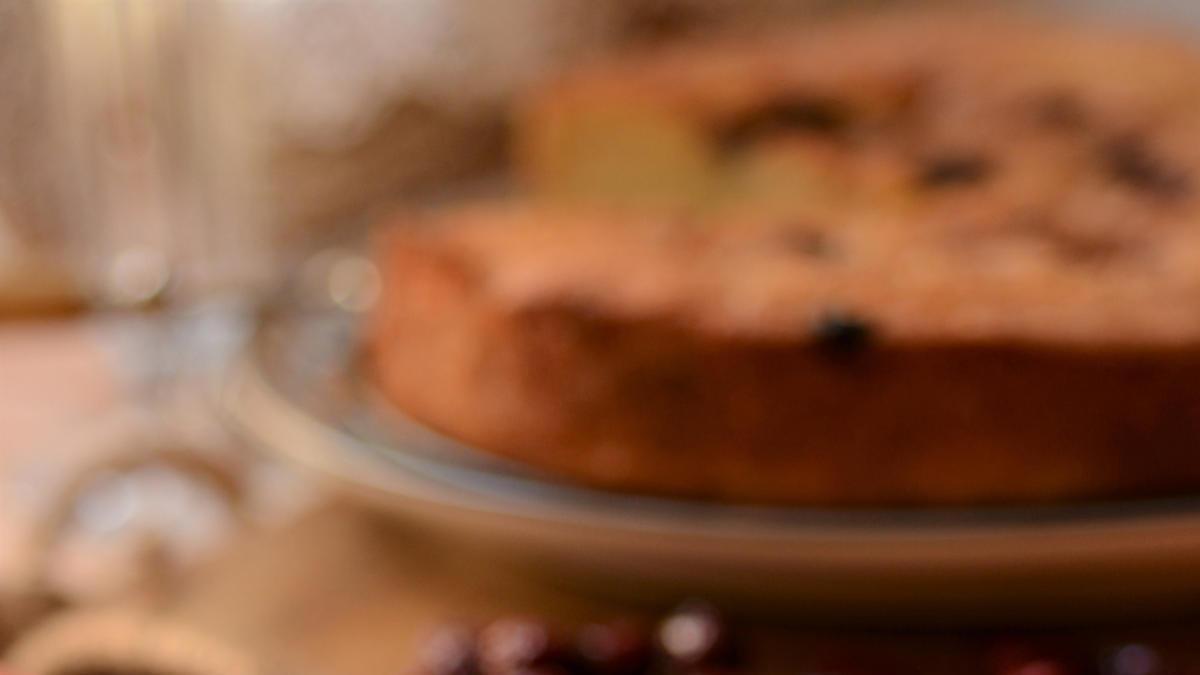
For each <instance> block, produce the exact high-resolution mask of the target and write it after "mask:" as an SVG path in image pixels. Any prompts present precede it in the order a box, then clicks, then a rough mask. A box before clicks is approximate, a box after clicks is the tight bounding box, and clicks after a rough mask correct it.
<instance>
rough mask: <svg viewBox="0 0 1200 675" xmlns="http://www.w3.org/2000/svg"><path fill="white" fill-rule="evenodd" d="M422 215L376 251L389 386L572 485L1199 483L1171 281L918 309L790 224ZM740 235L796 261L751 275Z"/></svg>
mask: <svg viewBox="0 0 1200 675" xmlns="http://www.w3.org/2000/svg"><path fill="white" fill-rule="evenodd" d="M402 224H403V227H399V228H397V229H395V230H394V231H392V232H391V233H390V234H389V235H388V236H387V237H385V238H384V243H382V244H381V247H380V250H381V251H382V258H381V266H382V269H383V270H384V275H385V276H384V279H385V281H384V292H383V296H382V301H381V303H380V305H379V308H378V309H377V311H376V313H375V316H374V317H373V323H372V329H371V332H370V345H371V355H372V361H371V363H372V368H373V372H374V375H375V378H376V380H377V382H378V383H379V385H380V386H381V387H382V389H383V391H384V392H385V393H386V394H387V395H388V397H389V398H390V399H391V400H393V401H394V402H396V403H397V404H398V405H399V406H400V407H401V408H402V409H404V410H405V411H406V412H407V413H409V414H410V415H412V416H414V417H415V418H416V419H418V420H421V421H423V422H426V423H428V424H430V425H432V426H433V427H435V428H438V429H440V430H443V431H444V432H446V433H448V434H450V435H452V436H455V437H458V438H461V439H463V440H465V441H467V442H469V443H472V444H475V445H477V446H479V447H481V448H483V449H486V450H490V451H494V452H497V453H500V454H502V455H505V456H507V457H510V458H513V459H517V460H520V461H523V462H525V463H527V464H529V465H530V466H533V467H536V468H539V469H542V470H545V471H549V472H551V473H554V474H557V475H561V476H564V477H567V478H570V479H573V480H576V481H581V482H585V483H588V484H593V485H598V486H602V487H607V488H616V489H625V490H635V491H645V492H653V493H667V494H678V495H688V496H698V497H718V498H724V499H731V500H740V501H764V502H782V503H819V504H892V503H961V502H1006V501H1026V500H1051V499H1065V498H1083V497H1116V496H1128V495H1145V494H1155V493H1159V492H1177V491H1180V490H1184V489H1187V488H1191V487H1195V486H1197V485H1200V460H1198V459H1197V458H1196V456H1195V452H1194V446H1195V439H1197V438H1200V393H1197V390H1196V387H1195V386H1194V382H1195V381H1196V380H1195V378H1196V377H1200V349H1198V348H1197V345H1200V340H1198V338H1200V321H1197V320H1196V319H1194V318H1190V317H1189V318H1187V320H1186V321H1185V320H1179V319H1178V318H1177V317H1178V316H1179V315H1180V314H1182V315H1184V316H1187V315H1188V314H1189V313H1186V312H1184V313H1180V312H1178V311H1177V310H1178V307H1179V305H1176V304H1174V303H1172V306H1169V307H1167V308H1165V309H1164V308H1162V307H1161V306H1160V309H1162V311H1161V312H1158V311H1149V310H1148V308H1149V306H1151V305H1155V304H1157V301H1154V300H1152V297H1153V295H1154V293H1152V292H1148V293H1147V294H1146V295H1144V296H1139V297H1136V298H1133V297H1131V298H1129V299H1128V300H1126V301H1117V300H1111V302H1112V303H1113V304H1111V305H1107V304H1106V305H1103V306H1099V305H1096V304H1095V303H1094V302H1093V301H1094V300H1095V298H1097V297H1100V296H1101V295H1102V293H1096V294H1093V292H1092V291H1090V290H1089V291H1088V296H1087V300H1088V301H1089V302H1093V304H1091V306H1092V308H1093V309H1092V314H1091V315H1089V314H1088V313H1087V312H1085V311H1083V310H1079V309H1078V307H1076V305H1075V301H1074V299H1073V298H1070V297H1065V296H1064V298H1063V299H1062V304H1059V300H1057V299H1052V298H1051V295H1052V294H1054V293H1057V292H1060V291H1057V290H1055V285H1054V284H1053V283H1050V279H1049V276H1047V277H1045V278H1043V277H1034V278H1032V279H1030V280H1028V282H1027V283H1028V284H1030V285H1027V286H1025V287H1024V291H1021V290H1019V289H1018V288H1012V289H1009V288H1005V287H1004V285H1003V284H1001V287H1000V288H999V290H998V291H997V295H996V296H994V297H993V296H992V295H990V294H989V292H986V291H985V290H984V289H983V288H982V284H974V283H973V282H972V281H970V280H968V279H960V280H959V283H960V284H963V285H965V286H967V287H969V288H970V287H974V288H975V289H976V291H977V292H976V293H966V292H964V293H953V292H949V293H948V292H947V289H946V288H944V287H930V288H929V289H928V292H929V295H928V297H924V298H922V297H913V298H910V299H909V301H907V302H898V301H895V296H888V294H887V293H885V292H883V291H879V292H877V293H875V294H866V292H865V291H864V293H863V294H862V295H859V294H857V293H856V292H854V291H852V290H851V289H850V288H849V287H848V286H844V285H842V284H840V283H839V282H837V281H829V276H828V274H827V273H826V272H823V271H822V270H821V269H820V268H821V267H822V266H824V264H825V263H821V262H813V261H811V260H808V259H807V258H808V256H809V255H810V254H808V253H806V252H804V251H799V252H797V251H787V252H783V253H774V252H764V251H763V250H762V248H763V243H764V241H765V242H766V243H767V246H768V247H769V246H770V245H772V244H773V243H774V242H777V241H778V239H770V238H768V239H762V238H760V235H761V233H762V232H764V231H769V232H771V233H772V234H775V235H778V234H779V233H778V232H777V231H775V230H772V229H771V228H770V227H767V226H762V229H761V230H759V229H756V228H755V227H754V224H753V223H744V224H742V223H739V224H736V225H735V224H732V223H728V224H726V223H722V224H713V223H702V222H693V223H688V224H681V223H679V222H660V221H656V220H647V221H643V222H639V221H638V220H636V219H630V218H629V217H628V216H626V215H623V216H621V217H620V218H619V219H617V220H611V219H606V218H605V217H603V216H601V215H591V216H584V215H580V214H579V213H577V212H574V211H565V210H554V209H551V210H543V209H534V210H530V209H529V208H527V207H511V206H491V207H475V208H473V209H467V210H463V211H460V212H455V213H447V214H441V215H439V216H430V217H426V218H419V217H415V218H412V219H404V220H402ZM688 239H690V240H691V242H690V243H685V242H684V241H683V240H688ZM739 244H744V245H745V246H746V247H747V248H748V249H749V251H750V253H747V255H751V256H756V257H763V258H766V257H769V256H774V255H778V256H780V257H781V259H780V260H777V261H764V262H763V263H762V264H760V265H749V264H747V265H746V266H745V267H739V265H738V264H737V263H734V262H731V260H730V259H731V258H732V257H734V256H736V255H737V253H736V252H734V249H733V247H734V246H737V245H739ZM756 249H757V250H756ZM788 266H791V267H793V268H795V269H794V270H791V271H786V273H785V269H784V268H786V267H788ZM772 267H777V268H779V269H778V271H779V273H780V274H781V275H782V276H780V277H779V278H777V279H770V280H767V281H763V280H762V278H763V277H766V276H774V275H775V273H776V272H775V271H770V270H769V269H768V268H772ZM804 268H809V269H808V271H807V272H805V271H803V270H804ZM743 273H744V274H743ZM874 278H875V281H874V282H873V283H875V284H876V285H877V287H878V288H880V289H885V290H886V289H888V288H889V287H888V286H886V285H885V284H884V283H883V282H882V281H880V279H882V276H881V277H874ZM846 280H847V282H848V283H854V282H858V281H859V280H858V279H857V278H856V277H854V276H850V277H847V279H846ZM1083 280H1084V277H1082V276H1081V277H1080V278H1079V280H1078V281H1080V282H1082V281H1083ZM1142 281H1143V282H1144V281H1145V280H1142ZM862 283H864V284H865V283H866V282H862ZM1042 283H1045V286H1039V285H1035V284H1042ZM1123 283H1124V282H1121V283H1117V282H1113V283H1112V285H1111V286H1112V287H1113V288H1116V287H1118V286H1121V285H1122V284H1123ZM1137 287H1138V284H1137V283H1133V282H1130V288H1131V289H1132V288H1137ZM864 288H866V286H864ZM1078 288H1081V285H1080V284H1076V283H1075V282H1072V281H1064V282H1063V284H1062V289H1066V290H1063V291H1061V292H1063V293H1066V294H1067V295H1069V294H1070V293H1073V292H1075V291H1074V289H1078ZM910 290H911V292H913V293H917V292H920V289H918V288H916V287H914V288H912V289H910ZM1043 290H1044V292H1043ZM792 291H795V293H794V294H790V293H791V292H792ZM891 292H892V293H895V292H896V289H895V287H891ZM1081 292H1082V291H1081ZM1179 292H1180V293H1181V294H1182V295H1181V296H1180V301H1181V302H1188V303H1196V302H1197V301H1200V288H1197V287H1196V286H1195V285H1193V286H1192V287H1191V288H1190V289H1187V290H1186V291H1185V290H1184V289H1180V290H1179ZM1022 293H1024V296H1025V302H1024V303H1022V302H1018V301H1017V300H1018V299H1019V297H1020V296H1021V294H1022ZM1184 296H1186V298H1185V297H1184ZM889 297H891V298H892V300H889ZM1114 297H1116V296H1114ZM933 306H935V307H937V308H940V309H939V310H937V311H934V309H933ZM1073 313H1074V314H1073ZM952 316H959V317H961V319H960V320H959V322H958V323H955V322H954V321H952V320H951V319H949V318H947V317H952ZM1077 322H1078V323H1077ZM1134 392H1136V393H1134Z"/></svg>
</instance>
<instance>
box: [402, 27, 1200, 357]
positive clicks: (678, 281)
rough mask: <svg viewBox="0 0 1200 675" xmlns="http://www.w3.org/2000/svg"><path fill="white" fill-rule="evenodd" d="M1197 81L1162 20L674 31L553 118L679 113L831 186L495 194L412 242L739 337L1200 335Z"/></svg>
mask: <svg viewBox="0 0 1200 675" xmlns="http://www.w3.org/2000/svg"><path fill="white" fill-rule="evenodd" d="M1197 73H1200V54H1198V53H1197V52H1196V51H1195V50H1193V49H1192V48H1191V47H1189V46H1187V45H1186V44H1183V43H1177V42H1175V41H1172V40H1171V39H1169V38H1165V37H1162V36H1156V35H1149V34H1141V33H1134V32H1126V31H1122V30H1115V29H1110V28H1103V27H1094V26H1086V27H1079V26H1066V25H1059V24H1055V23H1046V22H1033V21H1032V20H1025V19H1021V18H1012V17H1009V18H1005V19H1000V18H997V17H995V16H991V15H972V16H964V15H945V14H928V15H919V16H912V15H907V14H906V15H903V16H901V15H893V16H884V17H872V18H861V17H860V18H855V19H848V20H839V21H834V22H829V23H827V24H822V25H819V26H818V25H814V26H812V27H809V28H807V29H803V30H801V31H800V32H797V33H793V34H791V35H788V36H786V37H777V38H772V39H764V40H761V41H755V42H748V41H741V42H736V41H735V42H729V43H727V44H721V45H711V44H709V45H705V46H703V47H700V46H681V47H673V48H669V49H666V50H662V51H659V52H657V53H653V54H640V55H636V56H631V57H629V58H626V59H622V60H619V61H616V62H610V63H607V64H601V65H598V66H595V67H594V68H591V69H588V70H584V71H581V72H576V73H573V74H571V75H568V76H565V77H564V78H563V79H562V80H561V81H559V82H557V83H556V84H553V85H551V86H549V87H547V88H546V89H545V90H544V91H543V92H542V93H541V94H540V95H539V96H538V97H536V100H535V102H534V103H533V104H532V105H531V107H530V110H529V111H528V114H527V116H526V118H525V126H526V128H527V130H529V131H530V132H532V133H538V132H539V129H543V130H544V129H545V128H548V127H552V126H553V124H554V119H558V118H561V116H563V115H564V114H568V113H570V112H571V111H585V112H588V111H597V110H599V111H607V112H613V111H616V112H617V113H619V115H618V117H616V118H614V117H609V118H605V119H607V120H611V119H618V118H620V119H630V118H633V117H636V116H637V115H642V116H645V115H646V114H647V111H650V113H651V114H658V113H661V115H662V118H663V119H664V120H667V122H664V124H665V125H667V126H670V125H675V126H678V127H680V128H682V129H683V131H684V133H686V134H687V135H688V137H689V138H690V139H692V141H694V142H695V143H696V144H697V147H699V148H700V149H701V151H702V152H703V153H704V154H705V156H706V157H708V158H709V160H710V162H711V163H712V164H714V165H718V166H721V167H729V166H739V165H743V164H745V163H746V162H750V161H752V162H755V163H756V165H759V166H765V167H766V169H765V170H766V172H767V173H768V174H772V172H774V173H773V175H777V176H783V177H784V179H786V180H791V179H792V177H794V176H796V175H801V174H802V175H804V176H806V177H808V178H806V181H805V185H804V186H800V185H799V181H797V183H796V184H788V185H787V186H785V189H783V192H784V193H786V195H787V198H788V199H789V200H790V201H791V202H792V203H791V207H792V208H790V209H788V210H787V212H786V214H785V215H780V213H778V212H770V213H769V212H768V211H767V210H761V209H754V208H749V202H738V201H737V200H733V202H732V203H734V204H735V205H736V206H737V207H738V208H732V209H731V208H725V209H715V210H714V209H695V208H680V209H677V210H676V211H675V212H671V213H659V214H657V215H654V214H649V213H643V214H641V215H636V216H634V215H630V214H628V213H618V212H616V211H605V210H603V209H601V210H588V209H581V208H578V207H575V208H556V207H553V206H514V205H508V206H495V205H491V206H488V205H484V206H479V207H474V208H469V209H465V210H462V211H459V212H456V213H451V214H446V215H442V216H438V217H434V218H433V219H434V220H438V221H444V222H443V224H444V225H446V227H444V228H440V229H437V230H434V231H422V232H418V233H416V234H413V235H408V236H410V237H411V238H412V239H413V243H415V242H417V241H421V242H424V244H423V245H429V244H432V243H434V242H436V246H435V248H437V249H438V250H440V251H442V254H444V255H453V256H456V257H458V258H459V259H460V260H461V261H462V262H463V263H464V264H465V265H467V266H468V267H469V268H470V269H473V270H475V271H476V272H477V273H478V279H480V280H482V283H484V284H485V285H486V288H487V289H488V290H489V291H490V292H492V293H494V294H495V297H496V298H498V299H502V300H503V301H505V302H509V303H514V304H515V305H520V306H528V307H531V308H534V307H538V306H554V305H556V304H558V305H562V304H567V305H569V306H572V307H576V308H579V309H584V310H588V311H595V312H600V313H604V314H608V315H611V316H614V317H617V316H620V317H624V318H627V319H646V318H650V317H660V318H661V317H671V318H672V319H673V320H678V321H683V322H687V323H688V324H689V325H692V326H694V327H698V328H703V329H705V330H708V331H711V332H712V333H714V334H721V335H728V336H731V337H736V336H755V337H757V338H771V339H774V338H779V339H794V338H795V337H797V336H798V335H803V334H807V333H811V332H812V331H813V330H814V328H813V326H814V325H817V324H820V322H821V321H822V320H823V319H822V317H827V316H830V315H832V316H839V317H852V318H853V319H854V322H855V323H861V324H863V325H870V326H872V327H874V328H875V329H877V330H878V331H879V332H880V333H881V334H884V335H887V336H889V338H894V339H896V340H909V339H911V340H914V341H930V340H941V341H951V342H953V341H971V342H976V341H979V340H994V341H1017V342H1019V341H1026V340H1034V341H1039V342H1051V343H1061V344H1064V345H1072V346H1076V347H1078V346H1081V345H1088V346H1102V345H1103V346H1119V345H1124V346H1138V345H1145V344H1148V343H1150V344H1153V345H1155V346H1158V347H1161V346H1164V345H1170V344H1178V345H1183V344H1194V343H1195V342H1196V340H1198V339H1200V77H1197ZM621 116H624V117H621ZM540 122H546V125H543V126H539V123H540ZM643 130H644V128H643ZM602 132H603V129H601V133H602ZM549 136H553V134H549ZM561 140H562V139H561V138H559V139H557V140H556V139H554V138H550V139H549V141H547V142H560V141H561ZM797 160H798V161H799V164H797ZM775 161H778V162H779V164H771V162H775ZM797 166H799V167H800V174H798V173H797ZM722 175H723V176H726V174H722ZM737 175H740V174H737ZM726 177H728V176H726ZM726 183H728V181H724V182H723V183H721V184H722V185H725V184H726ZM814 186H815V187H814ZM722 189H723V188H722ZM685 206H686V205H685ZM693 206H694V205H693ZM814 322H815V323H814Z"/></svg>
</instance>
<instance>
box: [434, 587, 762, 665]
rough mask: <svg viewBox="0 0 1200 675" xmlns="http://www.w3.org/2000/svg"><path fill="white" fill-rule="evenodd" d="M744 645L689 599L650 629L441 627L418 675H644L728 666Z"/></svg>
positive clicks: (536, 623) (534, 624)
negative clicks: (477, 628) (474, 628)
mask: <svg viewBox="0 0 1200 675" xmlns="http://www.w3.org/2000/svg"><path fill="white" fill-rule="evenodd" d="M742 657H743V649H742V647H741V644H740V642H739V641H738V640H737V639H735V636H734V635H733V633H732V631H731V630H730V628H729V624H728V623H727V622H726V621H725V619H724V618H723V617H722V616H721V614H720V613H719V612H718V611H717V610H716V609H715V608H713V607H712V606H711V605H709V604H706V603H701V602H689V603H686V604H684V605H682V606H680V607H679V608H678V609H676V610H675V611H674V612H672V613H671V614H670V615H668V616H667V617H666V618H664V619H663V620H662V621H660V622H659V623H658V625H657V626H655V627H653V629H651V627H648V626H645V625H643V624H639V623H637V622H633V621H623V620H618V621H611V622H607V623H594V624H588V625H585V626H583V627H581V628H580V629H578V630H577V631H574V633H573V634H572V635H567V634H565V633H564V632H562V631H557V630H555V629H554V628H553V627H551V626H550V625H549V624H547V623H546V622H544V621H542V620H539V619H535V618H530V617H507V618H502V619H497V620H496V621H493V622H492V623H490V624H488V625H487V626H485V627H483V628H482V629H480V630H473V629H471V628H469V627H466V626H460V625H455V626H446V627H444V628H442V629H441V630H440V631H438V632H436V633H435V634H433V635H432V636H431V637H430V639H429V640H428V641H427V642H426V643H425V645H424V649H423V650H422V653H421V656H420V661H419V671H420V675H646V674H647V673H651V672H659V671H661V672H677V673H688V674H695V675H701V673H710V672H727V671H732V670H736V669H739V668H740V667H741V666H742V665H743V659H742Z"/></svg>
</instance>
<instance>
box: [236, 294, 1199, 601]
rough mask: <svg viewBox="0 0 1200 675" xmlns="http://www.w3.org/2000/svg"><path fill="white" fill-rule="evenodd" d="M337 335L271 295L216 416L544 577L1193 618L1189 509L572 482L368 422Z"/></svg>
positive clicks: (696, 590)
mask: <svg viewBox="0 0 1200 675" xmlns="http://www.w3.org/2000/svg"><path fill="white" fill-rule="evenodd" d="M355 325H356V320H355V317H354V316H353V315H352V314H349V313H345V312H341V311H339V310H336V309H330V308H329V307H321V306H313V303H311V302H308V301H307V300H306V299H303V298H300V299H298V295H297V293H296V290H295V289H292V290H291V291H290V292H288V293H285V294H283V295H281V297H280V298H279V299H278V300H277V301H276V302H274V303H271V304H269V305H268V306H267V307H266V308H265V309H264V311H263V312H262V314H261V317H260V323H259V326H258V329H257V331H256V334H255V337H254V338H253V339H252V340H251V341H250V343H249V344H248V345H247V347H246V349H245V351H244V353H243V354H242V356H241V358H240V359H239V360H238V361H237V362H236V364H235V365H234V367H233V368H232V370H231V372H230V373H229V376H228V378H227V379H226V381H225V383H224V387H223V390H222V393H221V397H220V406H221V409H222V411H223V413H224V414H225V415H226V417H227V418H228V419H229V421H230V422H231V423H232V424H233V425H234V426H235V427H236V428H237V429H239V430H240V431H241V432H242V433H244V435H245V437H246V438H247V439H249V440H251V441H252V442H253V443H254V444H255V445H257V446H260V447H262V448H264V449H266V450H268V451H270V452H272V453H274V454H276V455H278V456H281V457H285V458H287V459H289V460H291V461H293V462H295V463H298V464H300V465H303V466H305V467H308V468H310V469H312V470H314V471H316V472H317V473H319V474H321V475H323V476H325V477H327V478H330V479H333V480H334V482H335V483H336V484H337V485H339V486H340V487H341V488H342V489H343V490H344V491H345V493H346V494H348V495H351V496H353V497H356V498H360V499H362V500H364V501H366V502H369V503H370V504H373V505H375V506H376V507H379V508H380V509H381V510H383V511H385V512H388V513H393V514H397V515H400V516H402V517H404V518H406V519H408V520H409V521H415V522H420V523H423V524H426V525H429V526H431V527H433V528H434V529H435V530H436V531H437V532H439V533H441V534H443V535H445V536H447V537H450V538H453V539H455V540H457V541H459V542H465V543H468V544H471V545H472V549H471V550H473V551H476V552H480V551H486V552H491V553H499V554H501V557H502V558H503V559H506V560H510V561H511V560H514V559H515V560H518V561H520V562H521V563H522V564H525V565H531V564H532V565H536V566H537V567H538V569H539V571H540V573H542V574H544V575H546V578H547V579H548V580H553V581H555V582H561V581H564V580H565V581H570V582H572V583H581V582H582V583H583V584H584V586H586V587H588V588H590V589H591V590H593V591H599V592H603V593H606V594H621V595H628V596H633V597H638V598H640V599H645V600H659V599H663V600H665V599H667V598H671V597H675V596H677V595H679V594H702V595H705V596H708V597H712V598H716V599H719V600H722V601H724V602H727V603H736V604H741V605H746V606H751V607H754V608H774V609H782V610H784V611H788V612H796V611H802V612H804V611H807V612H809V613H811V614H812V615H813V616H814V617H816V618H824V619H828V618H830V617H835V616H836V617H837V618H849V619H853V620H859V619H866V620H876V619H889V620H891V619H895V618H896V617H898V616H903V617H905V618H906V619H909V620H920V621H925V622H934V623H947V622H955V621H979V620H983V621H994V620H995V621H1003V620H1005V619H1008V618H1013V617H1017V618H1019V619H1020V620H1021V621H1022V622H1023V623H1026V624H1028V623H1030V622H1036V621H1041V620H1045V621H1048V622H1055V621H1059V620H1077V619H1079V618H1081V617H1083V618H1087V617H1097V616H1107V617H1111V616H1112V614H1111V613H1110V612H1105V613H1104V614H1102V615H1101V614H1097V612H1099V611H1100V610H1117V609H1119V610H1120V612H1121V614H1122V615H1128V614H1129V613H1130V612H1146V613H1149V612H1159V611H1162V610H1164V609H1176V608H1179V609H1182V608H1184V607H1185V606H1187V605H1189V604H1191V605H1192V606H1195V605H1196V604H1200V603H1196V602H1195V601H1196V600H1198V599H1200V574H1198V573H1197V570H1198V569H1200V500H1193V499H1177V500H1168V501H1152V502H1148V501H1141V502H1125V503H1109V504H1081V505H1065V506H1057V507H1046V506H1042V507H1030V508H992V509H975V510H962V509H907V510H835V509H815V508H782V507H749V506H746V507H743V506H731V505H725V504H716V503H707V502H697V501H685V500H673V499H665V498H655V497H642V496H632V495H625V494H614V493H607V492H602V491H597V490H591V489H586V488H579V487H574V486H570V485H566V484H561V483H557V482H554V481H551V480H548V479H543V478H541V477H539V476H536V475H534V474H532V473H528V472H525V471H523V470H522V469H521V468H520V467H516V466H514V465H512V464H508V463H505V462H503V461H499V460H493V459H491V458H489V457H488V456H487V455H486V454H484V453H480V452H477V451H474V450H472V449H470V448H466V447H463V446H462V445H460V444H457V443H455V442H454V441H452V440H449V439H447V438H444V437H441V436H439V435H437V434H436V433H434V432H432V431H430V430H428V429H425V428H422V427H421V426H419V425H417V424H415V423H412V422H409V421H406V420H404V419H403V418H402V416H401V415H400V414H399V413H398V412H396V413H389V414H388V415H387V416H388V417H393V418H394V419H389V420H387V421H386V422H384V421H382V420H381V419H380V413H379V412H378V411H379V409H380V408H379V406H377V405H375V404H374V403H372V402H371V400H370V396H369V394H368V393H364V388H363V387H362V386H361V382H359V381H358V380H357V378H356V377H355V368H354V363H355V344H356V341H355V336H354V326H355ZM384 429H386V431H384Z"/></svg>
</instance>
